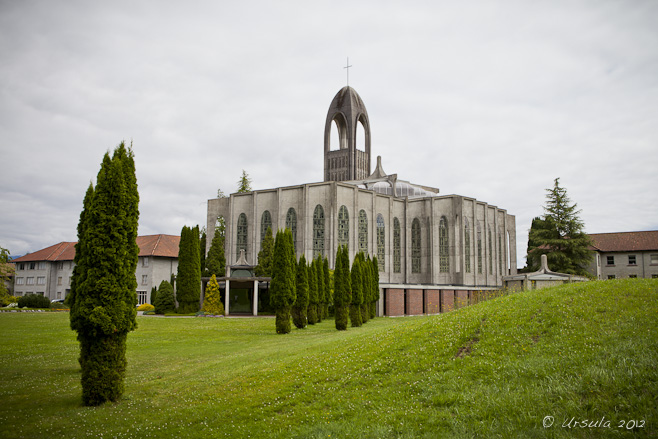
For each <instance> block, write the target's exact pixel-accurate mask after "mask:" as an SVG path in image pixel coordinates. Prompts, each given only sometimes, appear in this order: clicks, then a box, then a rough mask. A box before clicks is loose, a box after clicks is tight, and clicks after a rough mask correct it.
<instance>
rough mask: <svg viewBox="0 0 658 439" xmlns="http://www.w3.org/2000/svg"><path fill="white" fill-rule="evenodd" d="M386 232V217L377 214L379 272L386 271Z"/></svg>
mask: <svg viewBox="0 0 658 439" xmlns="http://www.w3.org/2000/svg"><path fill="white" fill-rule="evenodd" d="M384 232H385V226H384V217H383V216H382V214H381V213H379V214H377V265H379V271H384V269H385V263H384V257H385V254H386V239H385V236H386V234H385V233H384Z"/></svg>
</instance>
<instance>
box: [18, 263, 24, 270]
mask: <svg viewBox="0 0 658 439" xmlns="http://www.w3.org/2000/svg"><path fill="white" fill-rule="evenodd" d="M16 268H18V269H19V270H25V265H23V263H20V264H18V265H17V266H16Z"/></svg>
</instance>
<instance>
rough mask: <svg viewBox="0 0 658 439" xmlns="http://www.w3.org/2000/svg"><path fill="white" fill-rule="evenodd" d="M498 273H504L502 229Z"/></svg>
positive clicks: (499, 237) (499, 239) (499, 242)
mask: <svg viewBox="0 0 658 439" xmlns="http://www.w3.org/2000/svg"><path fill="white" fill-rule="evenodd" d="M498 273H500V275H501V276H502V275H503V241H502V238H501V231H500V230H499V231H498Z"/></svg>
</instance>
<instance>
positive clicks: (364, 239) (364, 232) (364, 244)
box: [359, 209, 368, 254]
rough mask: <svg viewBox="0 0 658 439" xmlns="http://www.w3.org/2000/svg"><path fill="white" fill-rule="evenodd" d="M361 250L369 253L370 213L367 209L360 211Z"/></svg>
mask: <svg viewBox="0 0 658 439" xmlns="http://www.w3.org/2000/svg"><path fill="white" fill-rule="evenodd" d="M359 251H360V252H363V253H364V254H368V215H367V214H366V211H365V210H363V209H361V210H360V211H359Z"/></svg>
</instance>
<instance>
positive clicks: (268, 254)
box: [254, 227, 274, 277]
mask: <svg viewBox="0 0 658 439" xmlns="http://www.w3.org/2000/svg"><path fill="white" fill-rule="evenodd" d="M273 257H274V238H273V237H272V229H271V228H269V227H268V228H267V232H265V238H263V245H261V247H260V251H259V252H258V265H256V268H255V269H254V274H255V275H256V276H258V277H272V259H273Z"/></svg>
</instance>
